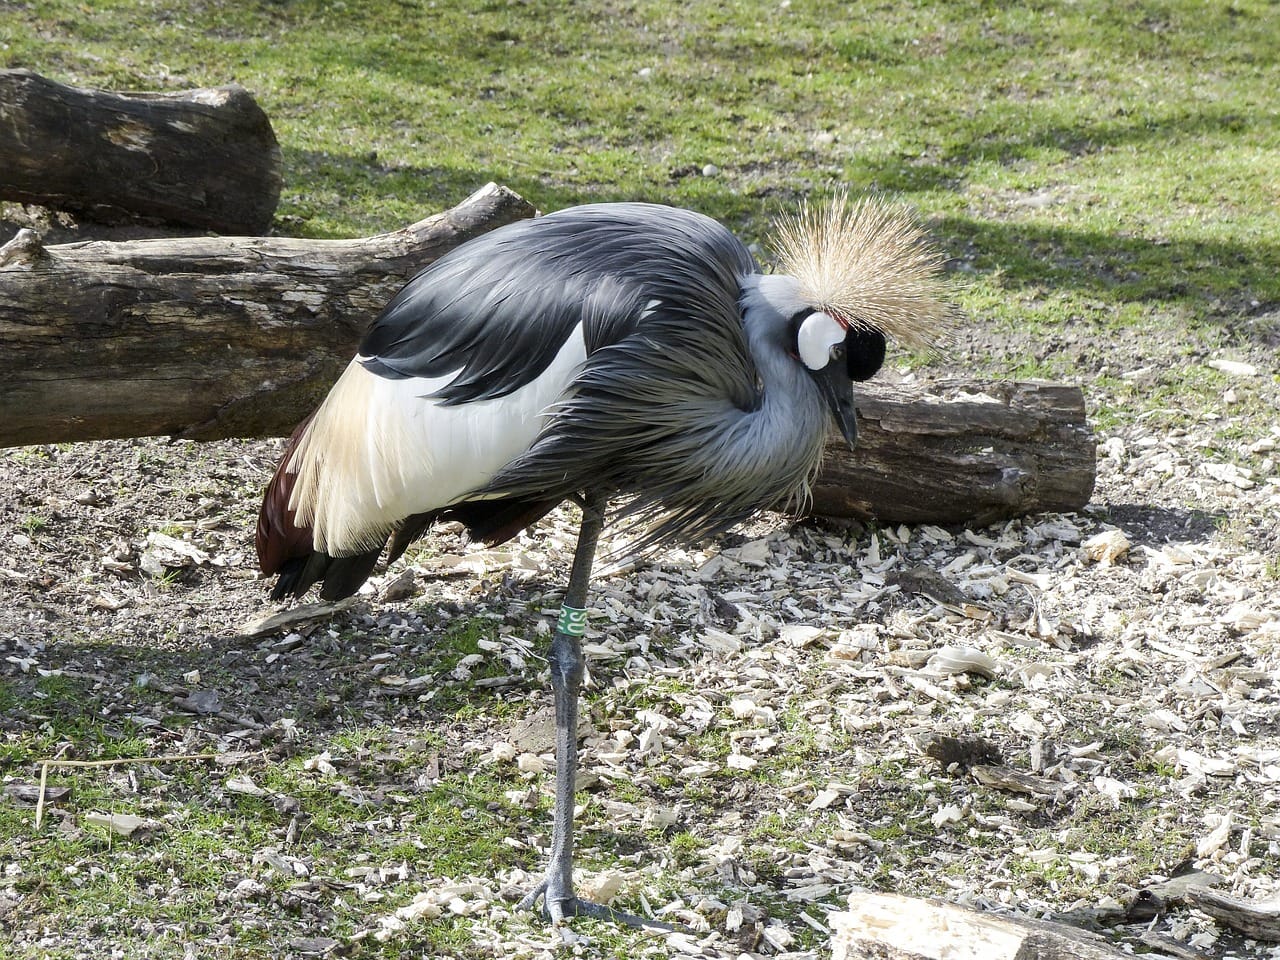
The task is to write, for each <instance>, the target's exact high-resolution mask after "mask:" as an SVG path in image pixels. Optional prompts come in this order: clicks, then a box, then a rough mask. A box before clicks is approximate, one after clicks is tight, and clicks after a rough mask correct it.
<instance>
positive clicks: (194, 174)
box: [0, 70, 282, 234]
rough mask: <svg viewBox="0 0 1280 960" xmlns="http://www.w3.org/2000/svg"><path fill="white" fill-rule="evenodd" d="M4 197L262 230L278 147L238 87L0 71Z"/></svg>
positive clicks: (275, 183) (102, 213)
mask: <svg viewBox="0 0 1280 960" xmlns="http://www.w3.org/2000/svg"><path fill="white" fill-rule="evenodd" d="M0 131H3V134H2V135H0V199H5V200H16V201H18V202H20V203H34V204H39V205H41V206H45V207H54V208H56V209H60V210H69V211H72V212H74V213H77V214H80V215H82V216H87V217H89V218H90V219H94V220H105V221H107V222H113V221H116V220H119V219H121V218H122V217H123V218H129V219H132V218H138V217H141V218H144V219H150V220H159V221H163V222H165V223H172V224H182V225H186V226H193V227H200V228H202V229H206V230H213V231H216V232H219V233H227V234H260V233H264V232H266V230H267V228H268V227H270V226H271V218H272V217H273V216H274V214H275V209H276V204H277V202H278V201H279V199H280V186H281V183H282V173H281V170H282V164H281V155H280V146H279V144H278V143H277V142H276V137H275V133H274V132H273V131H272V129H271V122H270V120H268V119H267V115H266V114H265V113H264V112H263V111H262V108H261V107H259V106H258V104H257V102H256V101H255V100H254V98H253V96H252V95H251V94H250V93H249V91H247V90H245V89H244V88H243V87H241V86H238V85H235V84H232V85H229V86H224V87H214V88H204V89H197V90H183V91H179V92H175V93H112V92H108V91H105V90H83V89H79V88H77V87H69V86H66V85H64V84H61V83H57V82H55V81H53V80H49V79H47V78H45V77H42V76H40V75H39V74H36V73H32V72H31V71H30V70H0Z"/></svg>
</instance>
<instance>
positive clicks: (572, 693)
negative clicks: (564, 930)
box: [517, 493, 669, 929]
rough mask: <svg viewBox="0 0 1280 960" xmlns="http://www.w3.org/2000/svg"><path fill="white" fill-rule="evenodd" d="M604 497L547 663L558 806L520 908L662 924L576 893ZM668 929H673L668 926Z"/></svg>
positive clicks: (595, 507) (592, 505)
mask: <svg viewBox="0 0 1280 960" xmlns="http://www.w3.org/2000/svg"><path fill="white" fill-rule="evenodd" d="M604 510H605V498H604V497H602V496H599V495H598V494H590V493H589V494H587V496H586V498H585V500H584V502H583V504H582V527H581V529H580V530H579V531H578V548H577V552H576V553H575V554H574V557H573V571H572V573H570V575H569V589H568V590H567V591H565V596H564V606H563V607H562V608H561V611H560V620H559V623H558V624H557V625H556V632H555V635H554V636H553V637H552V638H551V650H550V653H549V654H548V657H547V660H548V663H549V664H550V667H551V692H552V694H553V696H554V699H555V708H556V803H555V813H554V815H553V820H552V830H551V863H550V866H548V867H547V875H546V877H545V878H544V879H543V880H542V881H541V882H540V883H539V884H538V885H537V886H536V887H534V888H533V890H531V891H530V892H529V893H528V894H527V895H526V896H525V898H524V899H523V900H521V901H520V903H519V905H518V907H517V909H520V910H532V909H533V907H534V905H535V904H536V903H537V902H538V898H539V897H541V898H542V906H543V911H544V912H545V914H546V915H547V917H548V918H549V919H550V920H551V922H552V923H554V924H559V923H561V921H563V920H564V918H565V917H574V916H591V917H602V918H608V919H613V920H617V921H620V922H622V923H626V924H629V925H632V926H660V927H666V925H665V924H657V923H654V921H652V920H644V919H642V918H640V917H633V916H631V915H630V914H626V913H621V912H619V911H617V910H612V909H610V908H609V907H605V906H601V905H600V904H598V903H589V902H587V901H586V900H580V899H579V898H578V896H577V895H576V894H575V893H574V892H573V807H574V782H575V780H576V778H577V772H578V691H579V689H580V688H581V686H582V675H583V659H582V640H581V637H582V633H583V630H584V629H585V626H586V606H587V584H588V581H590V579H591V564H592V562H593V561H594V559H595V553H596V542H597V541H598V540H599V539H600V528H601V526H602V525H603V523H604ZM667 929H669V928H667Z"/></svg>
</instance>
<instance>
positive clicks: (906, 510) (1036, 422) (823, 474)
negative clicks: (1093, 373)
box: [813, 380, 1096, 526]
mask: <svg viewBox="0 0 1280 960" xmlns="http://www.w3.org/2000/svg"><path fill="white" fill-rule="evenodd" d="M1095 476H1096V455H1095V447H1094V439H1093V432H1092V430H1091V429H1090V427H1089V422H1088V419H1087V417H1086V412H1085V404H1084V393H1083V392H1082V391H1081V390H1080V388H1079V387H1076V386H1069V385H1067V384H1061V383H1039V382H1028V381H1000V382H986V383H981V382H974V381H962V380H949V381H940V382H937V383H932V384H928V385H925V386H923V387H921V386H891V385H885V384H878V383H874V382H873V383H871V384H867V385H865V389H863V390H861V391H860V393H859V397H858V449H857V452H856V454H854V455H852V456H851V455H850V454H849V451H848V449H847V447H846V445H845V444H844V442H843V440H840V439H833V440H832V441H830V442H829V443H828V445H827V450H826V455H825V457H824V460H823V464H822V470H821V471H820V472H819V474H818V480H817V483H816V484H815V485H814V491H813V499H814V504H815V510H816V512H818V513H821V514H823V515H825V516H843V517H859V518H862V519H875V520H878V521H880V522H882V523H961V522H965V523H970V524H972V525H974V526H983V525H985V524H988V523H991V522H993V521H996V520H1000V519H1004V518H1008V517H1014V516H1020V515H1023V514H1028V513H1040V512H1070V511H1073V510H1079V509H1081V508H1082V507H1083V506H1084V505H1085V504H1086V503H1088V502H1089V497H1090V496H1091V495H1092V494H1093V485H1094V479H1095Z"/></svg>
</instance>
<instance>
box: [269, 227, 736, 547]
mask: <svg viewBox="0 0 1280 960" xmlns="http://www.w3.org/2000/svg"><path fill="white" fill-rule="evenodd" d="M752 269H754V266H753V264H752V262H751V258H750V256H749V254H748V253H747V251H746V250H745V248H744V247H742V245H741V243H739V242H738V241H737V240H736V239H735V238H734V237H733V235H732V234H731V233H729V231H727V230H726V229H725V228H723V227H722V226H720V225H719V224H717V223H715V221H713V220H710V219H708V218H706V217H702V216H700V215H698V214H695V213H692V212H689V211H683V210H676V209H672V208H667V207H657V206H651V205H646V204H600V205H593V206H585V207H576V208H570V209H568V210H565V211H561V212H559V213H555V214H551V215H549V216H546V217H543V218H540V219H537V220H531V221H522V222H520V223H517V224H512V225H510V226H508V227H504V228H501V229H499V230H496V231H493V232H492V233H490V234H487V235H485V236H484V237H481V238H479V239H478V240H476V241H472V242H470V243H468V244H465V245H464V246H462V247H459V248H457V249H456V250H455V251H453V252H451V253H450V254H448V255H446V256H445V257H443V258H441V259H440V260H439V261H437V262H436V263H435V264H433V265H432V266H430V267H428V268H427V269H426V270H424V271H423V272H422V273H420V274H419V275H418V276H417V277H416V278H415V279H414V280H412V281H411V282H410V283H409V284H408V285H407V286H406V287H405V289H404V290H403V291H402V292H401V293H400V294H399V295H397V296H396V297H395V299H394V300H393V301H392V302H391V303H390V304H389V305H388V307H387V309H386V310H385V311H384V312H383V314H382V315H381V316H380V317H379V318H378V319H377V320H376V321H375V322H374V324H373V325H372V327H371V328H370V330H369V332H368V334H367V335H366V337H365V339H364V340H363V342H362V345H361V350H360V354H359V356H357V358H356V360H355V361H353V362H352V364H351V365H350V366H349V367H348V369H347V371H346V372H345V373H344V374H343V376H342V378H341V379H340V380H339V381H338V383H337V384H336V385H335V386H334V388H333V390H332V391H330V394H329V396H328V397H327V398H326V400H325V402H324V404H322V405H321V407H320V409H319V410H318V411H317V412H316V414H315V415H314V416H313V418H312V420H311V422H310V423H309V425H308V426H307V428H306V429H305V430H304V431H303V432H302V434H301V435H300V436H299V437H298V439H297V440H296V442H295V444H294V447H293V449H292V451H291V453H290V454H289V455H288V457H287V461H288V462H287V464H286V466H285V468H284V470H283V472H282V473H281V479H280V483H279V484H278V486H279V488H280V489H279V491H278V494H277V496H276V497H275V498H274V500H273V501H272V502H273V503H274V502H275V501H280V502H281V505H282V507H283V508H286V509H287V510H288V511H292V513H291V514H287V516H288V517H289V518H290V523H293V524H294V526H295V527H297V528H299V534H298V537H295V538H294V539H298V538H299V537H303V536H306V533H304V532H303V531H302V529H301V528H304V527H305V528H308V531H309V534H310V537H311V542H312V545H313V546H314V548H315V549H316V550H319V551H322V552H325V553H328V554H330V555H332V556H345V555H351V554H354V553H363V552H367V551H370V550H373V549H375V548H377V547H380V546H381V545H382V544H383V543H384V542H385V540H386V538H387V535H388V533H389V532H390V531H391V530H392V529H393V528H395V527H396V526H397V525H398V524H401V523H402V522H404V521H405V520H406V518H410V517H414V516H418V515H425V514H430V513H431V512H432V511H436V510H438V509H440V508H442V507H445V506H448V505H452V504H458V503H462V502H466V501H468V500H470V499H476V498H495V497H508V498H519V499H529V500H532V501H538V502H542V501H546V500H549V499H563V498H564V497H566V496H570V495H572V494H573V493H575V492H577V491H579V490H582V489H584V488H585V487H587V486H596V485H603V486H604V487H605V488H607V489H633V487H634V485H626V486H624V485H622V484H620V483H619V482H618V481H619V480H620V479H622V478H623V476H625V471H626V463H625V462H623V461H618V460H617V458H618V457H620V456H621V457H625V456H626V455H627V454H628V453H629V452H630V450H631V449H632V446H631V445H629V442H628V441H630V440H631V439H632V438H631V437H628V436H624V437H622V438H621V439H622V440H623V441H624V442H623V443H621V444H619V443H618V440H619V437H618V436H617V435H616V430H611V429H608V427H609V426H610V425H616V426H618V427H620V428H621V429H623V430H627V431H630V430H631V427H630V426H628V425H627V424H626V423H625V422H624V421H622V420H615V419H614V418H612V417H611V416H610V414H609V413H608V410H610V409H613V408H612V407H610V406H609V403H610V402H612V403H613V406H614V407H617V406H618V404H619V403H621V404H622V406H623V407H629V414H630V417H631V418H632V422H633V423H634V422H635V421H636V418H640V419H641V420H643V419H644V418H645V417H646V411H645V407H646V405H648V406H649V407H653V406H654V400H653V398H652V396H651V395H652V394H654V392H655V391H656V392H657V394H658V395H659V396H666V394H665V393H664V391H667V390H669V386H667V385H664V383H663V382H662V381H663V379H664V378H667V379H669V378H670V377H672V376H673V375H675V376H677V377H681V378H684V379H687V380H688V381H689V383H690V386H689V387H688V388H687V389H685V390H684V394H688V395H689V396H690V397H692V398H693V399H694V400H700V402H714V403H719V404H721V405H727V406H729V407H733V406H734V405H735V404H737V405H739V406H744V405H749V404H750V403H751V390H752V385H753V378H752V374H751V373H750V372H749V370H748V369H747V368H746V366H745V364H746V363H747V353H746V348H745V341H744V335H743V332H742V328H741V320H740V316H739V314H738V309H737V299H738V296H739V290H740V281H741V277H742V276H743V275H744V274H745V273H748V272H750V271H751V270H752ZM654 354H658V355H665V356H667V357H668V360H667V361H666V364H665V366H664V365H661V364H659V365H654V364H653V363H651V362H650V363H649V364H648V365H647V366H646V363H645V361H644V358H646V357H651V356H652V355H654ZM632 357H638V358H639V360H640V362H638V363H633V362H632V359H631V358H632ZM677 368H678V369H677ZM584 378H585V379H584ZM611 382H616V383H618V384H628V386H627V387H626V388H625V389H621V390H614V391H612V392H610V391H609V390H608V388H607V384H609V383H611ZM678 392H679V390H678ZM592 397H599V398H600V400H601V402H602V404H603V406H602V407H601V409H599V410H596V409H593V408H592V400H591V398H592ZM668 399H670V398H669V397H668ZM575 410H580V411H581V413H580V414H576V413H574V411H575ZM664 415H665V414H664V413H662V412H661V411H655V413H654V416H656V417H658V418H659V419H661V418H662V417H663V416H664ZM566 419H577V420H578V421H580V422H578V423H576V424H574V425H573V428H572V429H570V430H563V431H560V432H558V433H557V434H556V436H557V437H558V442H557V443H556V444H547V443H543V444H541V446H539V444H538V440H539V438H540V437H546V436H547V427H548V424H550V423H551V422H561V421H564V420H566ZM593 425H594V426H593ZM597 428H603V429H597ZM651 432H652V431H651ZM646 436H647V435H646ZM575 444H580V446H577V447H576V449H575V448H574V445H575ZM531 447H538V452H537V454H535V455H533V456H530V454H531V453H533V451H532V450H531ZM526 457H528V459H527V460H526ZM566 457H567V458H568V459H567V460H566ZM602 460H603V461H608V462H609V467H610V471H611V472H610V473H609V474H608V475H606V476H604V478H603V482H602V483H601V482H600V477H599V476H598V475H597V471H596V470H595V468H594V466H593V465H595V464H598V463H600V462H601V461H602ZM521 463H524V464H526V465H527V470H526V471H525V472H524V473H523V474H521V473H520V470H519V468H518V467H517V466H516V464H521ZM620 471H621V473H620ZM499 474H502V475H505V476H508V477H509V476H512V475H513V474H514V475H515V477H516V479H517V480H518V481H519V483H520V486H521V489H522V492H519V493H517V492H516V491H515V490H514V489H512V488H508V487H507V486H505V485H503V484H495V483H494V482H493V481H494V478H495V477H496V476H497V475H499ZM286 488H287V489H286ZM277 539H280V538H277ZM291 549H292V548H291Z"/></svg>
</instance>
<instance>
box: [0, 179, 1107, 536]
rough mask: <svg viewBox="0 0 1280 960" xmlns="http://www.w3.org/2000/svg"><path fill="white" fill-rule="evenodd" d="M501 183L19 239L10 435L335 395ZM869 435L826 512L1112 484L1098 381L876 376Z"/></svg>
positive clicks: (10, 311)
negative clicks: (225, 222)
mask: <svg viewBox="0 0 1280 960" xmlns="http://www.w3.org/2000/svg"><path fill="white" fill-rule="evenodd" d="M533 212H534V211H533V209H532V207H531V206H530V205H529V204H528V203H526V202H525V201H524V200H523V199H521V198H520V197H518V196H517V195H516V194H514V193H512V192H511V191H509V190H506V189H505V188H502V187H498V186H495V185H493V184H490V185H489V186H487V187H485V188H484V189H482V190H480V191H478V192H477V193H475V194H474V195H472V196H471V197H469V198H467V199H466V200H465V201H463V202H462V203H461V204H459V205H458V206H457V207H455V208H454V209H452V210H449V211H447V212H445V213H443V214H440V215H438V216H436V217H432V218H429V219H427V220H423V221H421V222H420V223H417V224H414V225H412V226H410V227H406V228H404V229H403V230H398V231H396V232H394V233H389V234H381V235H379V236H374V237H369V238H365V239H359V240H290V239H280V238H243V237H236V238H218V237H196V238H188V239H178V240H172V239H170V240H139V241H128V242H123V243H109V242H103V241H98V242H90V243H73V244H62V245H58V246H50V247H44V246H42V245H41V244H40V243H39V240H38V238H37V237H35V235H34V234H32V233H30V232H23V233H21V234H19V235H18V236H17V237H15V238H14V239H13V240H12V241H11V242H10V243H9V244H7V245H6V246H4V247H3V248H0V446H18V445H24V444H34V443H55V442H63V441H77V440H94V439H105V438H111V437H134V436H163V435H168V436H175V437H185V438H192V439H206V440H209V439H217V438H222V437H234V436H278V435H281V434H286V433H288V432H289V431H290V430H292V428H293V426H294V425H295V424H296V423H297V422H298V421H300V420H301V419H302V418H303V417H305V416H306V415H307V414H308V413H310V411H311V410H312V409H313V408H314V406H315V404H316V403H318V402H319V400H320V398H321V397H323V395H324V393H325V391H326V390H327V389H328V388H329V386H330V385H331V384H332V382H333V381H334V380H335V379H336V377H337V375H338V373H339V372H341V370H342V368H343V366H345V364H346V363H347V361H348V360H349V358H350V357H351V356H352V355H353V354H354V352H355V350H356V348H357V345H358V342H359V339H360V336H361V334H362V333H363V331H364V329H365V328H366V326H367V324H368V323H369V321H370V320H372V319H373V317H375V316H376V315H377V314H378V312H379V311H380V310H381V308H382V306H383V305H384V304H385V303H386V302H387V301H388V300H389V299H390V298H391V296H392V295H393V294H394V293H395V292H396V290H398V289H399V288H400V286H402V285H403V284H404V283H405V281H407V280H408V279H409V278H410V277H411V276H412V275H413V274H414V273H416V272H417V271H418V270H419V269H421V268H422V267H424V266H426V265H427V264H428V263H430V262H431V261H432V260H434V259H435V258H437V257H439V256H440V255H441V254H443V253H444V252H446V251H447V250H449V249H451V248H452V247H453V246H455V245H457V244H459V243H461V242H463V241H465V240H467V239H469V238H471V237H473V236H476V235H478V234H480V233H482V232H484V231H485V230H488V229H491V228H493V227H496V226H498V225H500V224H503V223H507V222H510V221H513V220H516V219H520V218H522V217H527V216H531V215H532V214H533ZM858 406H859V431H860V435H859V442H858V448H857V450H856V451H853V452H850V451H849V450H848V448H847V447H846V446H845V444H844V442H843V440H837V441H833V442H832V444H830V445H829V446H828V450H827V456H826V460H825V462H824V466H823V469H822V471H821V473H820V475H819V478H818V481H817V483H816V484H815V486H814V491H813V493H814V499H813V512H814V513H817V514H821V515H824V516H835V517H860V518H874V519H876V520H879V521H882V522H891V523H897V522H908V523H913V522H932V523H946V524H952V523H957V524H958V523H974V524H982V523H988V522H991V521H993V520H997V519H1000V518H1003V517H1012V516H1018V515H1022V514H1027V513H1033V512H1039V511H1060V510H1076V509H1079V508H1080V507H1082V506H1083V505H1084V504H1086V503H1087V502H1088V500H1089V496H1090V494H1091V492H1092V490H1093V482H1094V444H1093V436H1092V434H1091V432H1090V430H1089V426H1088V423H1087V420H1086V418H1085V407H1084V397H1083V394H1082V392H1081V390H1080V389H1079V388H1078V387H1074V386H1065V385H1061V384H1043V383H1025V382H991V381H956V382H947V383H937V384H933V385H929V386H925V387H922V386H913V385H899V386H894V385H890V384H885V383H877V382H874V381H873V382H872V383H869V384H866V385H863V386H862V387H860V388H859V400H858Z"/></svg>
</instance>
